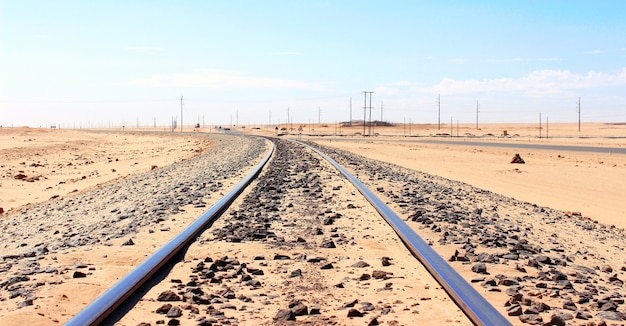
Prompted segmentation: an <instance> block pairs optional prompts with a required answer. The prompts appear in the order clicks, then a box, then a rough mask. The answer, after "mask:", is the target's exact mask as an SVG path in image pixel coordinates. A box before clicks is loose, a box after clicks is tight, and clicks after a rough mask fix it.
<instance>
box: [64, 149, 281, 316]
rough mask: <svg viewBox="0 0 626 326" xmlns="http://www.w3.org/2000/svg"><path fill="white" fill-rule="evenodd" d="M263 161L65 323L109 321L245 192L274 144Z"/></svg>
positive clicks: (266, 160) (267, 159)
mask: <svg viewBox="0 0 626 326" xmlns="http://www.w3.org/2000/svg"><path fill="white" fill-rule="evenodd" d="M270 144H271V147H270V150H269V152H268V153H267V155H266V156H265V157H264V158H263V160H262V161H261V162H260V163H259V164H257V166H256V167H255V168H254V170H253V171H252V172H250V173H249V174H248V175H247V176H246V177H245V178H244V179H243V180H241V182H239V183H238V184H237V185H236V186H235V187H234V188H233V189H232V190H231V191H229V192H228V193H227V194H226V195H225V196H224V197H223V198H222V199H220V200H219V201H218V202H216V203H215V204H214V205H213V206H211V207H210V208H209V209H208V210H207V211H205V212H204V213H203V214H202V215H200V217H198V218H197V219H196V220H195V221H194V222H192V223H191V224H190V225H189V226H188V227H187V228H186V229H184V230H183V231H182V232H181V233H180V234H178V235H177V236H176V237H175V238H173V239H172V240H170V242H168V243H166V244H165V245H164V246H163V247H161V248H160V249H159V250H158V251H157V252H155V253H154V254H152V255H151V256H150V257H148V258H147V259H146V260H144V261H143V262H142V263H141V264H140V265H139V266H137V267H136V268H135V269H134V270H132V271H131V272H130V273H128V274H127V275H126V276H125V277H124V278H122V279H121V280H119V281H118V282H117V283H115V284H114V285H113V286H112V287H111V288H109V289H108V290H107V291H106V292H104V293H103V294H101V295H100V296H99V297H98V298H97V299H96V300H95V301H93V302H92V303H91V304H89V305H88V306H87V307H85V308H84V309H83V310H81V311H80V312H79V313H78V314H76V316H74V318H72V319H70V320H69V321H68V322H67V323H66V324H65V325H68V326H79V325H80V326H84V325H97V324H99V323H101V322H102V321H103V320H105V319H106V318H107V317H108V316H109V315H110V314H111V313H113V311H115V309H117V308H118V307H119V306H120V305H121V304H122V303H123V302H124V301H125V300H126V299H127V298H128V297H130V296H131V295H132V293H133V292H134V291H136V290H137V289H138V288H139V287H140V286H141V285H142V284H143V283H145V282H146V281H147V280H148V279H149V278H150V277H151V276H152V275H154V273H156V272H157V271H158V270H159V269H160V268H161V267H163V265H165V264H166V263H167V262H168V261H169V260H170V259H171V258H172V257H173V256H174V255H176V254H177V253H178V252H179V251H180V250H181V249H182V248H183V247H185V246H186V245H187V244H188V243H189V242H190V241H191V240H192V239H193V238H194V237H195V236H196V235H197V234H198V233H199V232H200V231H202V230H203V229H204V228H205V227H206V226H207V225H208V224H209V223H212V222H213V221H215V220H216V219H217V218H218V217H219V216H220V215H221V214H222V213H224V211H226V209H227V208H228V206H229V205H230V204H231V203H232V202H233V201H234V200H235V199H236V198H237V196H239V194H241V192H242V191H243V190H244V189H245V188H246V187H247V186H248V185H249V184H250V182H252V180H253V179H254V178H255V177H256V176H257V175H258V174H259V173H260V172H261V169H262V168H263V166H265V164H266V163H267V162H268V161H269V158H270V157H271V155H272V153H273V152H274V143H272V142H270Z"/></svg>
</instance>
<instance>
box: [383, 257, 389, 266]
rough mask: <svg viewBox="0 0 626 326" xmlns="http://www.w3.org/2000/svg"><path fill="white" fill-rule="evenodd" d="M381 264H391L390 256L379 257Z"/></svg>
mask: <svg viewBox="0 0 626 326" xmlns="http://www.w3.org/2000/svg"><path fill="white" fill-rule="evenodd" d="M381 261H382V264H383V266H389V265H391V258H389V257H383V258H382V259H381Z"/></svg>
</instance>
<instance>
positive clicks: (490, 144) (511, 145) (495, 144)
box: [320, 138, 626, 155]
mask: <svg viewBox="0 0 626 326" xmlns="http://www.w3.org/2000/svg"><path fill="white" fill-rule="evenodd" d="M322 139H324V140H329V139H332V140H335V141H368V142H409V143H430V144H442V145H466V146H486V147H503V148H520V149H541V150H553V151H572V152H585V153H607V154H608V153H611V154H624V155H626V148H625V147H598V146H573V145H547V144H523V143H504V142H502V143H501V142H486V141H485V142H482V141H481V142H478V141H460V140H432V139H396V140H390V139H371V138H360V139H354V138H350V139H343V138H321V139H320V140H322Z"/></svg>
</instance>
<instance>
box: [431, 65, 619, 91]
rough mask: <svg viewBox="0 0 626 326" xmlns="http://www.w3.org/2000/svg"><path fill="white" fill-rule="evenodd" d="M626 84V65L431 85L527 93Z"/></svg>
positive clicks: (443, 88) (441, 88)
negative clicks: (612, 71)
mask: <svg viewBox="0 0 626 326" xmlns="http://www.w3.org/2000/svg"><path fill="white" fill-rule="evenodd" d="M618 85H626V68H622V70H621V71H619V72H617V73H615V74H610V73H604V72H594V71H590V72H588V73H586V74H575V73H572V72H570V71H568V70H537V71H533V72H531V73H530V74H528V75H527V76H524V77H520V78H495V79H483V80H475V79H470V80H454V79H452V78H444V79H443V80H441V82H439V83H438V84H437V85H434V86H433V87H432V89H431V90H432V92H435V93H444V94H452V93H472V92H495V91H521V92H524V93H525V94H526V95H530V96H537V95H542V96H545V95H547V94H553V95H557V94H563V93H565V92H566V91H568V90H573V89H581V88H594V87H608V86H618Z"/></svg>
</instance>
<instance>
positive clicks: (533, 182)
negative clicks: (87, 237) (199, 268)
mask: <svg viewBox="0 0 626 326" xmlns="http://www.w3.org/2000/svg"><path fill="white" fill-rule="evenodd" d="M447 127H448V129H447V130H446V131H444V128H443V127H442V129H441V130H439V129H437V126H432V125H431V126H411V127H410V128H409V127H407V126H396V127H395V128H388V129H386V130H385V129H382V128H375V130H376V131H375V132H377V133H379V134H380V135H379V136H376V137H362V136H358V135H355V134H356V133H358V132H362V128H363V127H362V126H361V127H358V126H357V127H339V126H332V125H331V126H327V127H322V126H317V127H311V128H310V129H311V130H310V131H311V132H312V133H313V132H314V133H315V134H316V135H312V136H310V138H314V139H316V141H318V142H320V143H321V144H325V145H328V146H336V147H338V148H341V149H346V150H349V151H354V152H356V153H358V154H360V155H363V156H366V157H369V158H373V159H377V160H381V161H386V162H392V163H395V164H398V165H401V166H404V167H407V168H411V169H415V170H419V171H423V172H426V173H431V174H436V175H440V176H443V177H446V178H449V179H453V180H459V181H463V182H466V183H468V184H471V185H474V186H476V187H479V188H484V189H487V190H491V191H493V192H495V193H500V194H503V195H506V196H511V197H514V198H517V199H519V200H523V201H528V202H532V203H537V204H539V205H543V206H548V207H552V208H556V209H560V210H565V211H575V212H581V213H582V214H583V215H585V216H588V217H589V218H591V219H594V220H597V221H599V222H601V223H606V224H610V225H616V226H617V227H620V228H625V227H626V203H625V202H624V201H623V196H624V194H626V155H623V154H613V153H605V154H585V153H579V152H570V151H559V152H553V151H546V150H528V149H522V150H515V149H510V148H488V147H482V146H464V145H452V144H445V143H444V144H432V143H425V142H421V141H420V140H425V139H435V140H439V141H442V142H443V141H445V140H447V139H449V138H450V137H449V135H439V136H436V134H443V133H450V129H449V126H447ZM233 129H234V131H236V132H242V133H255V134H266V135H276V134H277V132H276V131H275V130H274V129H273V128H265V129H264V128H261V129H254V130H252V129H251V128H247V129H246V128H242V129H237V128H233ZM314 129H317V131H315V130H314ZM503 130H507V133H508V134H509V135H513V137H510V138H504V137H498V136H501V135H502V133H503ZM205 131H209V130H205ZM210 131H212V130H210ZM307 131H309V130H307V126H304V127H303V133H306V132H307ZM452 131H453V135H454V136H456V131H457V130H456V129H453V130H452ZM279 132H280V131H279ZM542 132H543V131H542ZM549 132H550V133H549V135H550V137H551V138H548V139H546V138H541V139H540V138H538V136H539V134H538V128H537V126H531V125H521V126H513V125H491V126H481V130H478V131H477V130H475V129H473V128H472V126H460V128H459V134H460V135H461V136H462V135H467V136H481V138H471V140H472V141H490V142H505V143H506V142H510V143H515V142H522V143H545V144H570V145H585V146H604V147H619V148H624V147H626V126H624V125H605V124H583V128H582V131H581V133H583V134H584V136H585V137H584V138H581V137H579V136H581V134H579V133H578V131H577V125H575V124H570V125H561V126H558V125H555V126H552V125H551V126H550V131H549ZM294 133H295V135H292V136H289V135H287V136H289V137H300V138H307V136H304V135H297V133H298V132H297V130H295V131H294ZM335 134H344V135H348V136H345V137H342V140H341V141H339V140H338V139H334V137H335ZM320 135H323V137H320ZM382 135H389V136H382ZM405 136H412V137H410V138H407V137H405ZM417 136H419V137H417ZM482 136H484V137H482ZM543 137H545V135H543ZM452 138H454V137H452ZM346 139H347V140H350V141H346ZM407 139H408V140H411V142H399V141H398V140H407ZM461 139H462V138H461ZM213 145H214V144H211V143H210V142H208V141H207V142H203V141H202V140H200V139H198V138H196V137H193V136H190V137H176V138H171V137H166V136H162V135H151V134H144V133H135V132H127V133H124V134H119V133H118V134H108V133H92V132H84V131H72V130H54V131H53V130H38V129H28V128H4V129H2V130H0V207H1V208H2V210H3V211H4V212H5V214H6V213H7V212H10V211H11V210H16V209H19V208H20V207H23V206H24V205H28V204H32V203H37V202H41V201H45V200H48V199H49V198H53V197H56V196H61V197H63V196H69V195H71V194H72V193H75V192H81V191H86V190H89V189H91V188H93V187H96V186H97V185H98V184H102V183H107V182H112V181H115V180H116V179H118V178H124V177H126V176H128V175H130V174H132V173H137V172H145V171H149V170H150V169H152V168H153V166H165V165H167V164H171V163H173V162H175V161H177V160H181V159H185V158H188V157H190V156H192V155H196V154H197V153H198V152H200V151H203V150H208V149H209V148H210V147H211V146H213ZM111 153H115V155H111ZM515 153H519V154H520V155H521V157H522V158H523V159H524V160H525V161H526V164H511V163H510V160H511V158H512V157H513V155H514V154H515ZM18 175H23V176H20V177H18V178H16V176H18ZM201 211H202V210H201V209H196V210H194V209H192V208H191V207H190V208H189V210H188V212H187V214H186V216H187V215H188V216H187V217H188V218H189V219H191V218H193V216H197V215H198V214H199V213H201ZM0 218H1V215H0ZM183 218H184V217H182V216H181V217H180V218H179V219H178V220H173V221H169V222H168V225H167V227H169V228H171V232H170V233H171V234H174V232H176V231H177V230H180V229H182V228H183V227H184V226H185V225H186V224H187V223H188V221H186V220H184V219H183ZM140 237H142V238H143V239H146V240H147V242H145V243H146V246H145V247H141V249H139V248H138V247H134V248H132V249H128V247H120V246H117V245H116V246H113V247H112V248H115V250H117V251H124V250H142V252H144V256H146V255H148V254H149V252H151V250H154V249H155V246H154V245H149V242H150V241H154V242H155V243H156V242H158V241H162V239H159V237H161V236H160V233H154V234H149V233H147V232H146V234H142V235H140ZM119 241H120V242H121V241H122V239H120V240H119ZM99 250H104V251H98V252H94V251H84V250H81V249H77V250H72V252H70V253H69V254H68V255H63V256H59V257H63V258H62V259H66V260H67V262H66V263H67V265H72V264H73V263H74V262H76V261H84V260H89V261H91V263H92V264H94V265H98V264H101V263H103V261H108V262H110V261H111V259H107V257H114V256H115V255H116V254H117V253H113V252H107V251H106V248H100V249H99ZM238 250H239V251H240V252H241V249H238V248H236V246H234V245H233V246H231V247H228V246H227V247H224V248H221V249H218V250H216V251H215V252H214V253H213V254H212V255H214V256H215V257H219V256H220V255H222V254H226V253H231V252H237V251H238ZM255 250H256V249H255ZM253 255H254V252H249V253H248V252H245V253H244V254H240V258H242V259H244V260H245V259H249V258H250V257H252V256H253ZM198 256H202V254H198ZM98 257H100V258H98ZM119 265H120V268H119V270H118V271H116V272H114V273H112V274H110V275H101V276H102V277H105V278H107V277H108V278H110V279H112V280H114V279H118V278H119V277H121V276H122V275H124V274H125V273H126V272H127V271H128V267H127V265H128V262H127V261H124V262H119ZM91 272H92V273H95V274H97V273H111V271H110V270H107V271H101V270H97V269H96V270H92V271H91ZM101 287H106V286H105V285H102V286H101ZM80 288H81V287H80V284H78V285H77V286H76V289H80ZM63 291H65V292H58V293H56V292H52V293H47V294H45V293H44V296H47V298H48V300H53V301H55V300H56V301H59V303H58V306H59V309H60V311H59V313H60V315H61V316H69V315H72V314H73V313H75V310H76V309H75V308H70V309H67V308H64V304H63V302H62V300H69V299H68V298H67V294H66V293H67V291H68V290H67V289H64V290H63ZM70 293H73V292H72V290H71V289H70ZM94 296H95V294H94V293H84V298H90V297H94ZM83 301H84V302H83ZM87 301H89V300H85V299H83V300H81V299H80V298H76V297H73V298H72V302H75V303H76V304H85V303H87ZM40 317H41V319H42V320H43V321H42V322H41V324H48V323H50V322H59V320H58V319H57V320H56V321H55V320H54V319H55V318H54V317H51V316H40ZM51 318H52V319H51ZM61 319H62V318H61ZM62 320H63V319H62Z"/></svg>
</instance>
